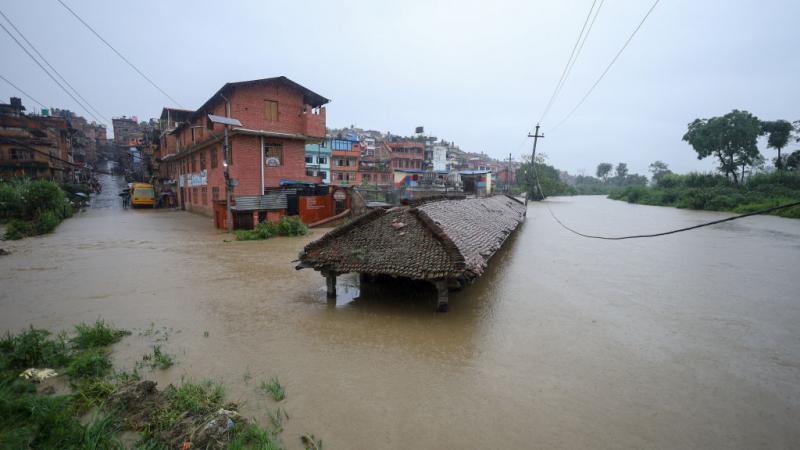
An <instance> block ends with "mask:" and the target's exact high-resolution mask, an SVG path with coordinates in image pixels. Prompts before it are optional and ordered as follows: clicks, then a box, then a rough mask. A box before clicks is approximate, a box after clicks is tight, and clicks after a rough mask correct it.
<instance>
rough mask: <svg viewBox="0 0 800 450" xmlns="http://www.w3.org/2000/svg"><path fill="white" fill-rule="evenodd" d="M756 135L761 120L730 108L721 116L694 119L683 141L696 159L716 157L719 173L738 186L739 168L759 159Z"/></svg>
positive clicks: (759, 130) (758, 133) (759, 133)
mask: <svg viewBox="0 0 800 450" xmlns="http://www.w3.org/2000/svg"><path fill="white" fill-rule="evenodd" d="M759 135H761V121H759V120H758V117H756V116H754V115H752V114H750V113H749V112H747V111H739V110H736V109H734V110H733V111H731V112H729V113H728V114H725V115H724V116H722V117H712V118H710V119H695V120H694V122H692V123H690V124H689V126H688V130H687V131H686V134H684V135H683V140H684V141H686V142H688V143H689V145H691V146H692V148H694V150H695V151H696V152H697V159H704V158H706V157H708V156H714V157H716V158H717V160H718V161H719V167H718V169H719V171H720V172H722V173H724V174H725V176H726V177H728V178H733V181H734V182H735V183H738V182H739V179H738V178H737V172H738V169H739V167H746V166H747V165H752V164H753V163H755V162H756V161H757V159H758V157H759V156H760V153H759V151H758V145H757V142H758V136H759ZM743 172H744V171H743ZM742 180H744V173H742Z"/></svg>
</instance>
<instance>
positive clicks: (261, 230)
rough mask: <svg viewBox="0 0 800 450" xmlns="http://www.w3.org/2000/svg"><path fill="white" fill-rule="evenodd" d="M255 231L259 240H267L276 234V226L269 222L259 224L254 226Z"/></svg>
mask: <svg viewBox="0 0 800 450" xmlns="http://www.w3.org/2000/svg"><path fill="white" fill-rule="evenodd" d="M255 231H256V233H258V235H259V237H260V238H261V239H269V238H271V237H272V236H275V235H276V234H278V225H276V224H274V223H272V222H270V221H266V222H261V223H259V224H258V225H256V230H255Z"/></svg>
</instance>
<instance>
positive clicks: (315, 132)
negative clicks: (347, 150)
mask: <svg viewBox="0 0 800 450" xmlns="http://www.w3.org/2000/svg"><path fill="white" fill-rule="evenodd" d="M301 117H302V120H303V134H305V135H306V136H311V137H318V138H324V137H325V107H324V106H321V107H319V108H312V107H311V106H309V105H306V107H305V110H304V111H303V113H302V115H301Z"/></svg>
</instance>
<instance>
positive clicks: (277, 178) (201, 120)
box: [162, 77, 329, 228]
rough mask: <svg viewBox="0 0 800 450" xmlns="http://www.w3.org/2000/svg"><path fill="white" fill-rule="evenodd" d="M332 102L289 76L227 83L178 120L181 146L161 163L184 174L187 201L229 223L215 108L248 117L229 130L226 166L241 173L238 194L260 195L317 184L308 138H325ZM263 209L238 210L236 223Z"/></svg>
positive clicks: (236, 175) (181, 196) (182, 199)
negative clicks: (307, 150) (311, 169)
mask: <svg viewBox="0 0 800 450" xmlns="http://www.w3.org/2000/svg"><path fill="white" fill-rule="evenodd" d="M328 101H329V100H328V99H326V98H325V97H323V96H321V95H319V94H317V93H315V92H313V91H311V90H310V89H307V88H305V87H303V86H301V85H299V84H297V83H295V82H294V81H292V80H290V79H288V78H286V77H275V78H264V79H260V80H252V81H242V82H234V83H226V84H225V85H224V86H222V87H221V88H220V89H219V90H218V91H217V92H216V93H214V95H212V96H211V98H209V99H208V101H206V102H205V103H204V104H203V105H202V106H200V108H198V109H197V110H196V111H194V112H193V113H192V114H191V115H190V116H189V118H188V120H186V121H185V122H182V123H180V124H178V125H177V126H176V127H175V129H174V130H173V131H172V134H174V136H175V137H176V146H177V151H176V153H174V154H170V155H166V156H164V157H163V158H162V167H163V166H166V169H167V173H168V174H169V176H170V177H172V178H173V179H175V180H178V184H177V185H178V200H179V204H180V205H181V207H182V208H184V209H189V210H192V211H197V212H200V213H203V214H208V215H213V216H214V218H215V223H216V225H217V226H218V227H221V228H223V227H227V222H226V221H225V215H226V208H227V207H226V203H225V198H226V195H225V190H226V183H225V178H224V164H223V163H224V161H223V158H224V154H223V131H224V127H223V126H222V125H221V124H218V123H214V122H212V121H211V120H210V119H209V118H208V115H209V114H213V115H217V116H225V117H230V118H234V119H237V120H239V121H240V122H241V124H242V125H241V126H233V127H230V129H229V142H230V147H229V149H230V155H229V167H228V171H229V175H230V178H231V179H232V180H235V181H234V188H233V192H232V195H233V197H234V199H236V198H237V197H243V196H259V197H260V196H262V195H264V194H265V191H266V190H267V189H269V188H277V187H280V186H282V185H286V184H296V183H298V182H300V183H302V182H307V183H319V182H320V181H321V179H320V177H318V176H308V175H307V174H306V165H305V144H306V143H307V142H315V141H319V140H320V139H323V138H324V137H325V108H324V107H323V105H325V104H326V103H328ZM232 207H235V205H232ZM262 213H265V211H259V210H258V209H256V210H255V211H237V212H236V214H235V215H234V221H235V223H234V226H236V224H249V223H253V222H254V221H255V220H257V219H255V218H254V217H258V218H259V219H260V218H261V216H262V215H264V214H262ZM248 214H250V217H249V218H248V217H246V216H247V215H248ZM245 226H247V225H245Z"/></svg>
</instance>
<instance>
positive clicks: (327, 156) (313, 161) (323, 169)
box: [305, 140, 331, 184]
mask: <svg viewBox="0 0 800 450" xmlns="http://www.w3.org/2000/svg"><path fill="white" fill-rule="evenodd" d="M305 162H306V176H309V177H319V178H320V179H321V180H322V182H323V183H325V184H330V183H331V176H330V175H331V146H330V142H329V141H327V140H325V141H321V142H315V143H311V144H306V156H305Z"/></svg>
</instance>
